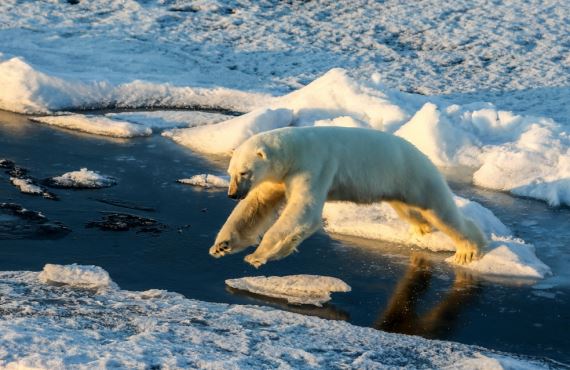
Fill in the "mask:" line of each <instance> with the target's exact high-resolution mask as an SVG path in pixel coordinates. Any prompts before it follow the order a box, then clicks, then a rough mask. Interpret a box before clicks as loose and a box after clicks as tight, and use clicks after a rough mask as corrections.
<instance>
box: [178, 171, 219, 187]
mask: <svg viewBox="0 0 570 370" xmlns="http://www.w3.org/2000/svg"><path fill="white" fill-rule="evenodd" d="M177 181H178V182H179V183H181V184H187V185H192V186H200V187H203V188H227V187H228V186H229V185H230V177H229V176H216V175H212V174H208V173H205V174H200V175H194V176H192V177H190V178H188V179H179V180H177Z"/></svg>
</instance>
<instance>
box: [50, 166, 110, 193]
mask: <svg viewBox="0 0 570 370" xmlns="http://www.w3.org/2000/svg"><path fill="white" fill-rule="evenodd" d="M116 183H117V181H116V180H115V179H114V178H112V177H110V176H106V175H101V174H99V173H97V172H95V171H90V170H88V169H87V168H82V169H80V170H79V171H71V172H66V173H64V174H63V175H61V176H55V177H52V178H51V179H50V184H51V185H54V186H58V187H63V188H82V189H99V188H105V187H109V186H113V185H115V184H116Z"/></svg>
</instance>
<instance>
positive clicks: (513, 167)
mask: <svg viewBox="0 0 570 370" xmlns="http://www.w3.org/2000/svg"><path fill="white" fill-rule="evenodd" d="M395 134H396V135H399V136H401V137H403V138H405V139H406V140H408V141H410V142H412V143H413V144H414V145H416V146H417V147H418V148H419V149H420V150H422V151H423V152H424V153H425V154H426V155H427V156H429V157H430V159H431V160H432V161H433V162H434V163H435V164H437V165H439V166H447V167H452V166H467V167H472V168H474V169H475V173H474V175H473V181H474V183H475V184H476V185H479V186H482V187H486V188H490V189H495V190H502V191H510V192H511V193H513V194H516V195H521V196H527V197H532V198H536V199H541V200H544V201H546V202H548V203H549V204H550V205H553V206H558V205H561V204H566V205H570V133H569V131H567V129H566V128H565V127H564V126H562V125H560V124H558V123H556V122H554V121H553V120H551V119H548V118H543V117H532V116H518V115H516V114H513V113H512V112H506V111H500V110H497V109H496V108H495V107H494V106H493V105H492V104H472V105H468V106H463V107H461V106H458V105H451V106H447V107H445V108H442V109H440V108H438V106H436V105H435V104H433V103H426V104H425V105H424V106H423V108H422V109H420V110H419V111H418V112H417V113H416V114H415V115H414V116H413V117H412V119H411V120H410V121H409V122H407V123H406V124H404V125H403V126H402V127H400V128H399V129H398V130H397V131H396V132H395Z"/></svg>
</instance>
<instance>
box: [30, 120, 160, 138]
mask: <svg viewBox="0 0 570 370" xmlns="http://www.w3.org/2000/svg"><path fill="white" fill-rule="evenodd" d="M30 119H31V120H32V121H36V122H41V123H45V124H48V125H52V126H57V127H61V128H66V129H70V130H76V131H81V132H87V133H90V134H95V135H103V136H112V137H123V138H131V137H137V136H149V135H150V134H152V130H151V129H150V128H148V127H145V126H141V125H137V124H134V123H130V122H126V121H118V120H114V119H110V118H107V117H104V116H89V115H83V114H69V115H65V116H44V117H33V118H30Z"/></svg>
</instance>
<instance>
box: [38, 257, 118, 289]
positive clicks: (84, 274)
mask: <svg viewBox="0 0 570 370" xmlns="http://www.w3.org/2000/svg"><path fill="white" fill-rule="evenodd" d="M38 279H39V280H40V281H41V282H42V283H44V284H62V285H68V286H70V287H74V288H85V289H99V288H107V287H109V286H110V285H112V284H114V283H113V281H112V280H111V278H110V277H109V274H108V273H107V271H105V270H103V269H102V268H101V267H99V266H93V265H89V266H87V265H77V264H75V263H74V264H72V265H53V264H50V263H48V264H46V265H45V266H44V269H43V271H42V272H41V273H40V274H39V275H38Z"/></svg>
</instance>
